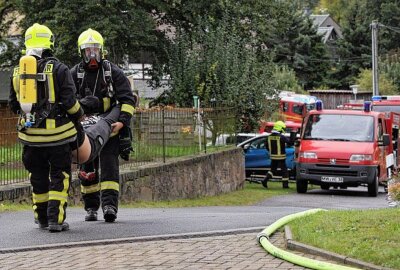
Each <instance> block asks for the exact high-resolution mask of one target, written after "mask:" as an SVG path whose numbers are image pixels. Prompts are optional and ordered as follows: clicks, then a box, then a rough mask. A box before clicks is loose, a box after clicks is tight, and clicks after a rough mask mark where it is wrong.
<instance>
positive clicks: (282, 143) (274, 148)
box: [265, 121, 290, 188]
mask: <svg viewBox="0 0 400 270" xmlns="http://www.w3.org/2000/svg"><path fill="white" fill-rule="evenodd" d="M285 130H286V125H285V123H284V122H282V121H277V122H275V124H274V127H273V129H272V132H271V135H269V136H268V137H267V142H266V144H265V145H266V148H267V150H268V151H269V154H270V157H271V170H270V171H269V172H268V175H267V178H276V177H277V170H278V168H280V169H281V175H282V187H283V188H289V174H288V170H287V167H286V144H289V143H290V141H289V139H287V138H286V137H285V136H284V135H283V134H282V133H284V132H285Z"/></svg>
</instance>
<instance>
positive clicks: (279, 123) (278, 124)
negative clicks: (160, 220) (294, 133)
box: [273, 121, 286, 133]
mask: <svg viewBox="0 0 400 270" xmlns="http://www.w3.org/2000/svg"><path fill="white" fill-rule="evenodd" d="M273 129H274V130H276V131H278V132H281V133H282V132H284V131H285V129H286V125H285V123H284V122H282V121H276V122H275V124H274V128H273Z"/></svg>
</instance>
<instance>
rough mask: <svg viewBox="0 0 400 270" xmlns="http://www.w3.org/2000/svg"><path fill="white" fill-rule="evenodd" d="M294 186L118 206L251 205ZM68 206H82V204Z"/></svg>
mask: <svg viewBox="0 0 400 270" xmlns="http://www.w3.org/2000/svg"><path fill="white" fill-rule="evenodd" d="M295 192H296V190H295V186H293V185H292V186H291V187H290V188H289V189H282V184H281V183H278V182H275V183H274V182H270V183H268V189H265V188H264V187H263V186H262V185H261V184H256V183H248V182H245V185H244V188H243V189H242V190H238V191H234V192H230V193H227V194H222V195H218V196H207V197H201V198H195V199H181V200H173V201H159V202H146V201H139V202H133V203H129V204H120V208H167V207H170V208H173V207H195V206H240V205H253V204H255V203H258V202H261V201H263V200H265V199H268V198H271V197H274V196H279V195H286V194H290V193H295ZM68 207H83V206H82V204H80V205H76V206H68ZM28 209H29V210H31V209H32V207H31V205H30V204H26V203H25V204H13V203H2V204H0V212H5V211H21V210H28Z"/></svg>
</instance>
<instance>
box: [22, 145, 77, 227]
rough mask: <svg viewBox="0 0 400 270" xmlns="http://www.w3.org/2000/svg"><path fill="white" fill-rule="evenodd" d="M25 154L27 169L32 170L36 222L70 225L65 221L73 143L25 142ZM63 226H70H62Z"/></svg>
mask: <svg viewBox="0 0 400 270" xmlns="http://www.w3.org/2000/svg"><path fill="white" fill-rule="evenodd" d="M22 155H23V156H22V161H23V163H24V165H25V168H26V169H27V170H28V171H29V173H30V182H31V184H32V189H33V191H32V200H33V210H34V217H35V222H36V223H38V224H39V227H40V228H42V229H44V228H46V227H48V226H49V224H63V225H62V226H67V224H66V223H64V220H65V217H66V211H65V210H66V208H67V201H68V191H69V187H70V179H71V162H72V157H71V147H70V145H69V144H68V143H66V144H63V145H58V146H47V147H45V146H44V147H35V146H28V145H25V146H24V148H23V154H22ZM49 176H50V178H49ZM60 226H61V225H60ZM61 229H62V230H65V229H68V228H64V227H61Z"/></svg>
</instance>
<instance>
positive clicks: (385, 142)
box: [378, 134, 391, 146]
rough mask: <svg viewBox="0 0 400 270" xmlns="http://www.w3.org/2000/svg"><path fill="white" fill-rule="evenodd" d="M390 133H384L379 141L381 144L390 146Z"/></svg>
mask: <svg viewBox="0 0 400 270" xmlns="http://www.w3.org/2000/svg"><path fill="white" fill-rule="evenodd" d="M390 140H391V138H390V135H389V134H383V138H382V141H379V142H378V145H379V146H388V145H389V144H390Z"/></svg>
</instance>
